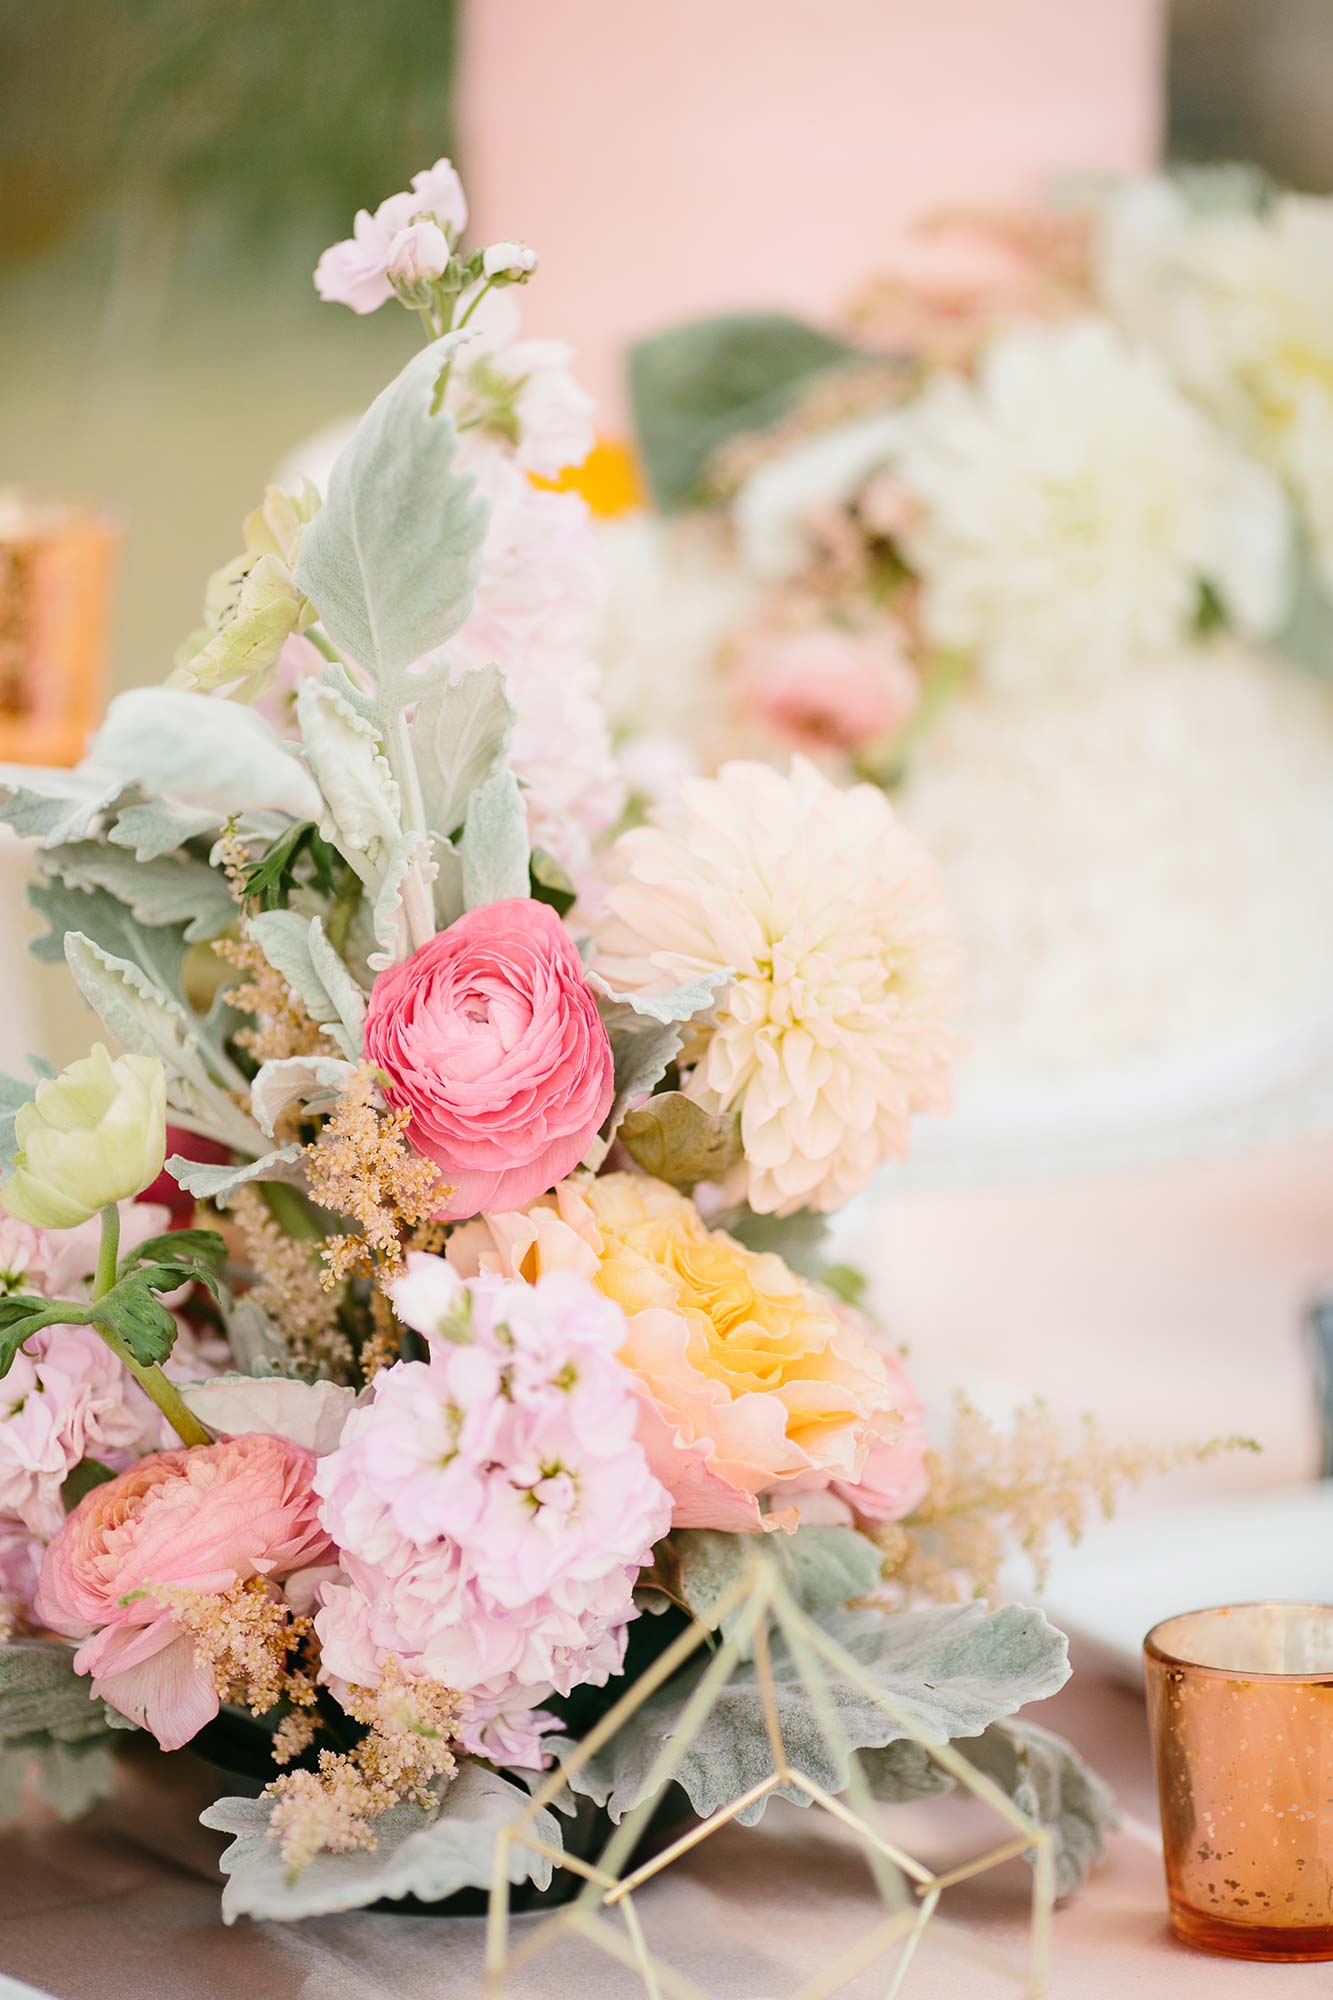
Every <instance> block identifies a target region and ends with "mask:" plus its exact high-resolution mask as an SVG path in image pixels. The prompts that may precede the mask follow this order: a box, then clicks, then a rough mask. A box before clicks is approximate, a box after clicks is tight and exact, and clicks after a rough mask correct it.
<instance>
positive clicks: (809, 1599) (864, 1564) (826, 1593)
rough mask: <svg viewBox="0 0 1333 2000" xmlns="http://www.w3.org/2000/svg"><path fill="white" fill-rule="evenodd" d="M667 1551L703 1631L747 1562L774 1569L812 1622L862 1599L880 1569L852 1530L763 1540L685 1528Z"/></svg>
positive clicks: (877, 1557)
mask: <svg viewBox="0 0 1333 2000" xmlns="http://www.w3.org/2000/svg"><path fill="white" fill-rule="evenodd" d="M671 1546H672V1548H673V1549H674V1550H675V1552H676V1555H677V1557H678V1558H679V1561H680V1581H681V1595H682V1596H683V1597H684V1599H685V1602H686V1603H687V1604H688V1605H689V1607H690V1610H691V1611H692V1612H693V1613H694V1615H695V1617H696V1618H697V1619H698V1620H699V1621H700V1623H701V1624H704V1625H708V1626H713V1625H714V1624H716V1622H717V1621H716V1619H715V1617H714V1607H715V1605H716V1604H717V1602H718V1599H719V1598H720V1597H722V1595H723V1594H724V1593H725V1592H726V1591H727V1590H729V1589H730V1588H731V1586H732V1584H733V1583H735V1582H736V1580H737V1578H738V1577H740V1576H741V1575H743V1574H744V1571H745V1569H746V1567H747V1565H748V1564H749V1562H750V1561H751V1559H752V1557H757V1558H758V1559H759V1560H760V1561H762V1562H771V1563H773V1564H774V1565H775V1566H776V1568H777V1570H778V1572H779V1574H780V1575H781V1577H782V1580H783V1582H784V1583H785V1584H786V1586H787V1588H788V1590H789V1591H790V1592H791V1594H792V1596H793V1597H794V1598H795V1600H796V1602H797V1603H798V1604H799V1605H800V1606H801V1609H802V1610H803V1611H808V1612H809V1613H810V1614H811V1616H812V1617H815V1618H822V1616H823V1614H824V1613H825V1612H827V1611H836V1610H838V1609H840V1608H841V1606H842V1605H844V1604H847V1603H849V1602H850V1600H851V1599H852V1598H854V1597H864V1596H865V1594H866V1592H867V1591H869V1590H873V1589H874V1587H875V1585H876V1584H877V1583H878V1582H879V1580H880V1576H881V1573H882V1571H883V1568H884V1558H883V1556H882V1555H881V1554H880V1551H879V1550H878V1549H877V1548H876V1547H875V1545H874V1543H873V1542H871V1541H868V1540H867V1539H866V1537H865V1536H864V1535H861V1534H858V1533H857V1531H856V1529H855V1528H834V1527H829V1528H819V1527H807V1528H798V1529H797V1530H796V1532H795V1534H792V1535H782V1534H778V1535H766V1536H763V1537H762V1538H761V1537H758V1536H754V1535H727V1534H723V1533H722V1532H721V1531H720V1530H719V1529H716V1528H684V1529H678V1530H677V1531H676V1533H675V1534H673V1535H672V1537H671ZM725 1623H726V1621H724V1629H725Z"/></svg>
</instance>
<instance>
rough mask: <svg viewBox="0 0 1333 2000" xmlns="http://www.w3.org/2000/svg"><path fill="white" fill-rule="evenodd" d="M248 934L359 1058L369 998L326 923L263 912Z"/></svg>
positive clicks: (347, 1052)
mask: <svg viewBox="0 0 1333 2000" xmlns="http://www.w3.org/2000/svg"><path fill="white" fill-rule="evenodd" d="M250 930H251V933H252V935H253V936H254V937H255V938H256V940H257V941H258V944H259V948H260V950H261V951H262V952H263V954H264V956H265V958H266V959H267V960H268V962H269V964H270V965H271V966H272V967H273V969H274V971H275V972H280V973H281V974H282V976H283V978H284V979H285V980H286V981H287V984H288V985H289V986H290V987H291V988H292V990H293V991H294V992H295V993H297V994H298V995H299V996H300V998H301V1000H302V1001H303V1002H304V1004H305V1009H306V1012H307V1013H308V1014H309V1016H310V1018H311V1020H312V1021H318V1022H319V1024H320V1026H321V1027H326V1028H330V1029H332V1031H333V1034H334V1038H335V1040H336V1041H337V1042H338V1043H339V1044H340V1045H341V1047H342V1051H343V1054H344V1055H346V1056H349V1057H354V1056H358V1055H359V1054H360V1053H361V1031H362V1028H363V1027H364V1025H365V1018H366V1002H365V996H364V994H363V993H362V991H361V989H360V987H359V986H358V985H357V983H356V981H355V980H354V979H353V978H352V975H351V973H350V972H349V971H348V970H347V967H346V966H345V965H344V964H343V961H342V960H341V958H339V956H338V954H337V952H336V951H335V950H334V949H333V946H332V945H331V944H330V943H329V940H328V936H327V934H326V932H325V930H324V923H323V919H322V918H320V917H306V916H301V915H299V914H298V913H297V912H296V911H295V910H263V911H260V912H259V914H258V915H256V916H253V917H251V919H250ZM266 1129H267V1128H266Z"/></svg>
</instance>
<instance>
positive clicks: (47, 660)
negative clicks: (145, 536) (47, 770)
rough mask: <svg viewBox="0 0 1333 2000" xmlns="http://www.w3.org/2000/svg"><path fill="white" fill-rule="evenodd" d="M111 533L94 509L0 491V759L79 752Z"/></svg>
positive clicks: (92, 705) (98, 655) (101, 665)
mask: <svg viewBox="0 0 1333 2000" xmlns="http://www.w3.org/2000/svg"><path fill="white" fill-rule="evenodd" d="M118 539H119V536H118V531H117V528H116V525H115V522H114V521H113V520H112V519H111V518H110V516H108V515H107V514H105V513H102V512H100V511H99V510H98V509H96V508H93V507H79V506H73V505H69V504H66V503H65V502H62V501H45V500H40V499H37V498H35V497H34V496H32V495H29V494H23V493H0V759H2V760H5V761H9V762H14V763H23V764H76V763H77V762H78V760H79V758H80V757H81V756H82V755H83V753H84V750H85V748H86V747H87V742H88V737H89V735H90V734H91V732H92V730H93V728H94V726H95V724H96V723H97V721H98V720H99V718H100V715H101V708H102V693H103V682H104V675H105V671H106V654H107V635H108V630H109V626H110V618H111V584H112V573H113V568H114V563H115V553H116V545H117V542H118Z"/></svg>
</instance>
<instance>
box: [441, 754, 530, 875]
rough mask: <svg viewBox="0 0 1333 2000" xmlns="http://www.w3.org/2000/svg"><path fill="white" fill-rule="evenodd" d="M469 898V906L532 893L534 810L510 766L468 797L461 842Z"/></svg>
mask: <svg viewBox="0 0 1333 2000" xmlns="http://www.w3.org/2000/svg"><path fill="white" fill-rule="evenodd" d="M458 851H459V854H460V855H461V857H462V862H463V903H464V906H465V908H467V909H469V910H476V909H480V908H481V907H482V905H483V904H485V903H503V902H506V901H508V900H509V898H510V897H513V896H523V897H526V895H527V893H528V815H527V811H526V808H525V807H524V804H523V794H522V793H521V792H520V791H519V788H518V780H517V778H515V776H514V774H513V772H512V771H511V770H510V769H509V768H508V766H507V765H506V766H505V767H504V768H503V769H501V770H499V771H496V772H495V774H494V775H493V776H492V777H489V778H487V780H486V782H485V784H483V785H481V786H479V787H478V789H477V790H476V791H475V792H474V793H473V794H472V797H471V799H470V800H469V801H468V809H467V820H466V822H465V823H464V827H463V837H462V839H461V840H460V842H459V844H458Z"/></svg>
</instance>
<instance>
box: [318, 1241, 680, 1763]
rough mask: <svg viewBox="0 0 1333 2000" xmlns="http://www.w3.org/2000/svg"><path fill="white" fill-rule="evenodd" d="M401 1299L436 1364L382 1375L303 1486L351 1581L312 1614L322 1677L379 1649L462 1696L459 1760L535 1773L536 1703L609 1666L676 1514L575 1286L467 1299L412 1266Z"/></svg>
mask: <svg viewBox="0 0 1333 2000" xmlns="http://www.w3.org/2000/svg"><path fill="white" fill-rule="evenodd" d="M395 1297H396V1302H397V1304H398V1306H399V1310H400V1311H401V1312H403V1313H404V1315H405V1316H406V1317H408V1318H409V1320H410V1322H411V1323H413V1324H415V1325H416V1326H417V1327H418V1328H419V1330H421V1331H422V1332H424V1333H425V1334H426V1336H427V1338H428V1339H429V1341H430V1348H431V1351H430V1359H429V1361H424V1362H422V1361H413V1362H399V1363H398V1364H397V1365H396V1366H394V1367H392V1368H389V1369H386V1370H384V1371H383V1372H382V1373H381V1374H379V1375H378V1376H376V1378H375V1384H374V1394H373V1399H372V1401H371V1402H369V1403H368V1404H367V1405H365V1406H364V1407H363V1408H361V1409H359V1410H357V1411H355V1412H354V1413H353V1415H352V1416H351V1417H350V1418H349V1419H348V1423H347V1428H346V1430H345V1432H344V1434H343V1442H342V1444H341V1445H340V1447H339V1449H338V1450H337V1451H335V1452H333V1453H331V1454H330V1455H329V1457H327V1458H325V1459H323V1460H321V1462H320V1464H319V1467H318V1470H317V1471H316V1474H315V1484H316V1487H317V1488H318V1490H319V1492H320V1494H321V1495H322V1497H323V1501H324V1506H323V1519H324V1522H325V1525H326V1526H327V1528H328V1530H329V1532H330V1534H331V1535H332V1536H333V1538H334V1539H335V1541H336V1542H337V1544H338V1547H339V1550H340V1552H341V1559H342V1566H343V1571H344V1576H345V1581H339V1582H337V1583H332V1584H326V1585H325V1586H324V1588H323V1590H322V1593H321V1610H320V1612H319V1614H318V1616H317V1618H316V1629H317V1631H318V1633H319V1637H320V1644H321V1649H322V1657H323V1663H324V1674H325V1678H326V1679H327V1680H328V1681H329V1682H330V1685H331V1686H333V1688H334V1691H335V1693H336V1692H337V1690H338V1688H339V1687H340V1686H341V1685H344V1684H347V1683H353V1684H357V1685H370V1686H373V1685H375V1683H376V1682H377V1681H378V1679H379V1675H380V1671H381V1668H382V1665H383V1662H384V1659H385V1658H386V1656H388V1655H390V1654H391V1655H393V1656H394V1657H395V1658H396V1659H397V1660H398V1661H399V1662H400V1663H401V1664H402V1665H403V1666H404V1667H406V1668H407V1670H408V1671H409V1672H417V1673H419V1674H422V1675H424V1676H427V1677H428V1678H430V1679H432V1680H436V1681H440V1682H442V1683H444V1684H445V1685H446V1686H448V1687H452V1688H456V1689H457V1690H459V1692H460V1693H463V1694H466V1695H468V1696H470V1697H471V1700H470V1702H469V1707H468V1710H467V1713H466V1718H465V1724H464V1731H463V1740H464V1742H465V1743H466V1744H469V1746H470V1747H473V1748H475V1749H477V1750H478V1751H479V1752H480V1753H481V1754H492V1755H503V1756H504V1758H505V1761H511V1760H513V1759H515V1758H517V1760H518V1761H522V1762H526V1763H536V1764H540V1762H541V1761H542V1758H541V1753H540V1737H541V1735H542V1734H543V1732H544V1730H545V1729H546V1728H548V1727H549V1726H550V1723H549V1720H548V1718H546V1717H545V1716H544V1715H543V1714H542V1713H541V1712H540V1711H537V1712H536V1713H534V1712H533V1704H534V1703H535V1702H536V1701H537V1700H539V1699H540V1698H541V1696H542V1695H543V1694H544V1693H546V1692H547V1691H549V1690H550V1689H551V1688H555V1689H556V1690H557V1691H558V1692H559V1693H561V1694H567V1693H568V1692H569V1690H570V1689H571V1688H572V1687H574V1686H578V1685H581V1684H584V1683H587V1682H596V1683H600V1682H601V1681H604V1680H605V1679H606V1678H607V1677H608V1675H610V1674H612V1673H615V1672H616V1671H617V1670H618V1668H619V1666H620V1664H621V1662H622V1660H623V1657H624V1645H625V1630H626V1626H627V1625H628V1622H629V1620H630V1619H631V1618H632V1617H633V1616H634V1607H633V1602H632V1592H633V1588H634V1583H635V1580H636V1578H637V1576H638V1573H639V1570H640V1569H641V1568H642V1567H643V1566H644V1565H645V1564H646V1563H647V1562H648V1561H649V1560H650V1559H651V1552H652V1547H653V1544H654V1542H656V1541H657V1540H658V1539H659V1538H660V1537H661V1536H662V1535H664V1534H665V1533H666V1530H667V1526H668V1524H669V1521H670V1505H669V1502H668V1500H667V1496H666V1494H665V1493H664V1491H663V1490H662V1487H661V1486H660V1485H659V1483H658V1481H657V1480H656V1479H655V1478H654V1476H653V1474H652V1472H651V1471H650V1470H649V1466H648V1461H647V1459H646V1457H645V1454H644V1451H643V1448H642V1446H641V1445H640V1444H639V1442H638V1440H637V1437H636V1432H635V1427H636V1420H637V1415H638V1399H637V1396H636V1393H635V1386H634V1383H633V1379H632V1377H631V1376H630V1375H629V1374H628V1373H627V1371H626V1370H625V1369H624V1368H622V1367H621V1366H620V1364H619V1363H618V1362H617V1360H616V1358H615V1355H616V1349H617V1348H618V1346H619V1345H620V1343H621V1341H622V1340H623V1338H624V1333H625V1322H624V1318H623V1316H622V1315H621V1313H620V1312H619V1311H618V1310H617V1308H616V1307H615V1306H614V1305H612V1304H610V1303H609V1302H608V1301H607V1300H606V1299H605V1298H602V1297H601V1296H599V1294H598V1293H597V1292H596V1291H595V1290H594V1289H593V1288H592V1286H590V1285H586V1284H584V1283H582V1282H581V1281H580V1280H579V1279H577V1278H574V1277H570V1276H566V1275H564V1274H556V1275H554V1276H553V1277H552V1278H549V1279H547V1280H546V1281H545V1282H543V1283H542V1284H540V1285H537V1286H528V1285H521V1284H509V1285H506V1284H499V1283H496V1282H495V1281H492V1280H484V1279H483V1280H479V1281H477V1282H476V1283H473V1284H470V1285H467V1286H465V1285H463V1284H462V1283H461V1282H460V1280H459V1279H458V1277H457V1276H456V1275H455V1273H454V1272H453V1271H451V1270H450V1268H449V1266H448V1265H447V1264H445V1263H444V1261H443V1260H442V1259H439V1258H431V1257H425V1256H421V1255H419V1254H415V1255H413V1256H411V1257H409V1260H408V1271H407V1274H406V1276H405V1278H404V1279H403V1280H401V1281H400V1283H399V1284H398V1286H397V1287H396V1290H395ZM446 1330H447V1331H446ZM442 1335H443V1337H441V1336H442Z"/></svg>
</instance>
